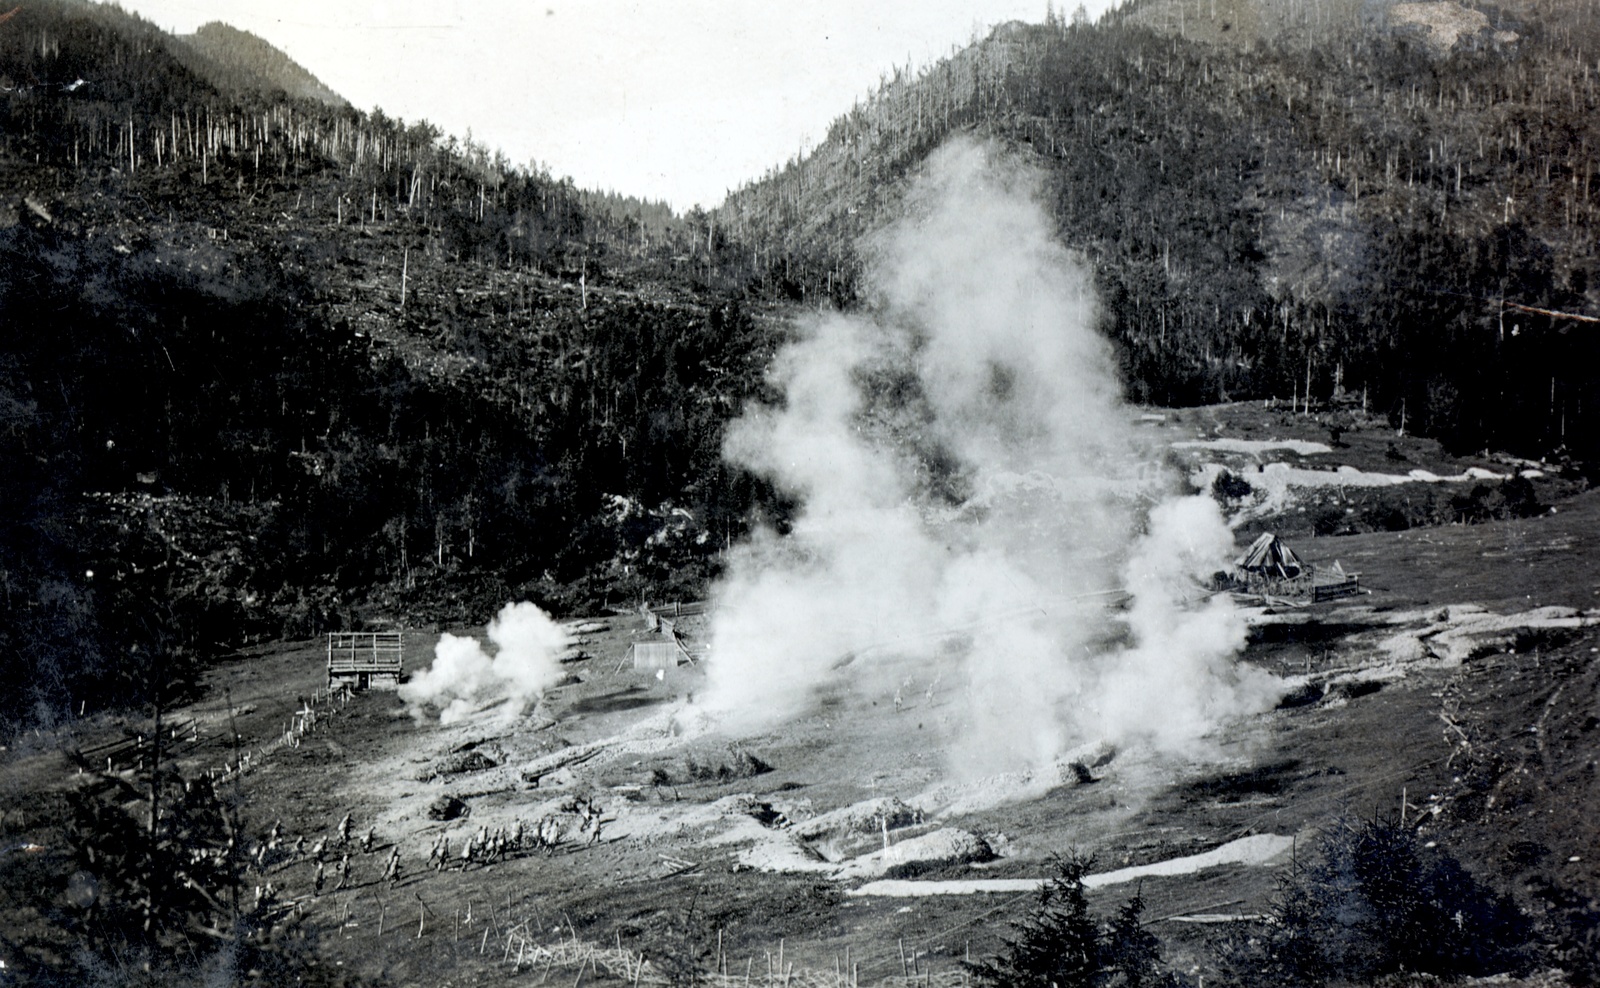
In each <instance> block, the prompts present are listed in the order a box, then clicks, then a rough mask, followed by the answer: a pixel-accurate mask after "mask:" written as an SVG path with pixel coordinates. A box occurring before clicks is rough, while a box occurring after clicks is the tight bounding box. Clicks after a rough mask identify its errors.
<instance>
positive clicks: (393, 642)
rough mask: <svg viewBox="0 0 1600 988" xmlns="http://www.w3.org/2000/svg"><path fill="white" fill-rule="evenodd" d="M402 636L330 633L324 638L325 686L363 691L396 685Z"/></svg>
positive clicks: (401, 660)
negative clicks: (325, 648)
mask: <svg viewBox="0 0 1600 988" xmlns="http://www.w3.org/2000/svg"><path fill="white" fill-rule="evenodd" d="M405 650H406V645H405V634H404V632H399V631H334V632H330V633H329V635H328V686H329V688H333V687H336V686H340V685H346V686H350V687H352V688H354V689H358V690H364V689H370V688H372V687H378V688H380V689H381V688H388V689H393V688H394V687H397V686H399V685H400V673H401V671H402V670H403V669H404V666H405Z"/></svg>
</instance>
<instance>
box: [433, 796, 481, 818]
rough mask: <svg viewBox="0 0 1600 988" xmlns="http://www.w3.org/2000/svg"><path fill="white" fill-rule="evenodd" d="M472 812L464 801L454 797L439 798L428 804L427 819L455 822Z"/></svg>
mask: <svg viewBox="0 0 1600 988" xmlns="http://www.w3.org/2000/svg"><path fill="white" fill-rule="evenodd" d="M470 812H472V810H471V807H469V806H467V804H466V802H465V801H464V800H461V799H459V798H457V797H455V796H440V797H439V798H438V799H436V800H434V801H433V802H432V803H429V804H428V819H430V820H456V819H460V818H461V817H464V816H466V815H467V814H468V813H470Z"/></svg>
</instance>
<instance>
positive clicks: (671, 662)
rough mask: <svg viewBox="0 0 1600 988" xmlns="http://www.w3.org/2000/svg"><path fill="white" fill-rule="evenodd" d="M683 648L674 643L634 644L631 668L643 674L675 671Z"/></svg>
mask: <svg viewBox="0 0 1600 988" xmlns="http://www.w3.org/2000/svg"><path fill="white" fill-rule="evenodd" d="M682 654H683V647H682V646H681V645H679V644H678V643H677V642H676V641H664V642H634V645H633V667H634V668H635V669H639V670H643V671H645V672H654V671H655V670H657V669H676V668H677V667H678V657H679V656H681V655H682Z"/></svg>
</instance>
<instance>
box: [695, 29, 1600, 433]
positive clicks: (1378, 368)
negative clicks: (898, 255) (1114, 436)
mask: <svg viewBox="0 0 1600 988" xmlns="http://www.w3.org/2000/svg"><path fill="white" fill-rule="evenodd" d="M1485 10H1487V11H1488V13H1485V12H1484V11H1483V10H1476V9H1471V8H1468V7H1462V6H1461V5H1459V4H1455V3H1451V2H1445V3H1413V4H1397V5H1384V4H1353V3H1351V4H1340V3H1335V4H1327V5H1321V4H1310V5H1307V4H1290V3H1280V2H1276V0H1254V2H1241V0H1226V2H1222V3H1217V4H1212V3H1209V2H1188V0H1170V2H1165V0H1164V2H1151V3H1143V4H1140V3H1135V4H1130V5H1128V6H1126V7H1124V8H1122V9H1121V10H1118V11H1113V12H1112V13H1110V14H1108V15H1106V17H1105V18H1103V19H1102V21H1101V22H1099V23H1095V24H1090V23H1088V22H1087V21H1085V20H1083V19H1081V18H1067V17H1058V16H1052V17H1051V19H1050V21H1049V22H1048V23H1046V24H1044V25H1037V26H1027V25H1021V24H1010V25H1005V26H1003V27H1001V28H998V29H996V30H995V31H994V32H993V33H992V34H990V35H989V36H988V37H987V38H985V39H983V40H982V41H980V42H978V43H976V44H975V45H973V46H971V47H969V48H967V49H964V50H961V51H959V52H956V53H954V54H952V55H951V56H950V57H949V58H947V59H943V60H941V61H939V62H938V63H936V64H934V65H931V66H927V67H925V68H923V69H921V70H920V71H916V72H913V71H911V70H910V69H903V70H897V71H896V72H895V74H894V76H893V77H892V78H888V79H886V80H885V81H884V83H883V85H882V87H881V88H880V89H879V90H878V91H877V92H876V93H875V94H874V95H873V96H872V97H871V98H870V99H869V100H867V101H866V102H864V103H862V104H859V105H858V106H856V107H855V108H854V109H853V110H852V111H851V112H850V113H849V114H846V115H845V116H842V117H840V118H839V119H838V120H836V121H835V123H834V125H833V127H832V128H831V129H830V131H829V133H828V136H827V139H826V140H824V141H823V142H822V143H821V144H820V145H818V147H817V148H815V149H814V150H813V151H812V152H811V153H810V154H808V155H806V156H804V157H798V158H796V159H793V160H791V161H790V162H788V163H787V164H786V165H785V166H784V167H782V168H780V169H775V170H774V171H773V172H771V173H769V174H768V175H767V176H766V177H764V178H763V179H761V180H759V181H756V182H753V183H751V184H750V185H748V186H746V187H744V188H742V189H739V190H737V191H736V192H734V193H733V194H732V195H731V196H730V197H729V199H728V201H727V202H726V203H725V204H724V205H723V207H722V208H721V209H719V210H718V211H717V213H716V219H717V222H718V224H719V226H720V228H721V229H722V230H724V231H725V237H726V244H725V246H724V247H723V252H722V254H721V255H720V256H721V257H722V258H724V263H728V264H744V265H748V266H750V268H751V269H752V270H753V271H754V273H755V275H756V277H757V278H759V279H764V280H765V281H766V282H767V283H769V284H772V285H776V286H779V287H780V288H781V290H782V291H784V292H786V293H788V294H789V295H791V296H793V297H808V298H820V297H824V296H827V295H832V296H835V297H839V298H850V297H853V296H854V295H855V294H856V293H857V292H858V291H859V290H860V287H861V286H858V285H857V284H856V275H857V270H858V269H857V263H856V258H855V254H854V244H855V241H856V238H857V237H858V236H859V235H860V233H861V232H863V231H864V230H866V229H869V228H870V227H871V226H872V225H873V224H874V223H876V222H878V221H879V220H880V219H881V218H882V217H883V216H884V215H885V214H886V213H888V212H890V211H892V210H893V209H894V203H895V200H896V198H897V196H898V194H899V192H898V190H899V188H900V185H901V180H902V179H903V177H904V176H905V175H906V174H907V173H908V172H909V171H910V170H911V169H914V168H915V167H916V165H917V162H918V161H919V160H920V159H921V157H922V156H923V155H924V154H925V153H926V152H927V151H928V149H930V148H931V147H933V146H935V145H937V144H938V143H939V142H940V141H941V140H942V139H943V138H944V137H945V136H946V135H947V134H949V133H952V132H954V131H957V130H976V131H978V132H980V133H984V134H990V135H993V136H995V137H997V138H999V139H1001V140H1002V141H1004V142H1006V143H1007V144H1010V145H1013V146H1018V147H1022V148H1025V149H1028V153H1029V154H1030V155H1031V156H1032V158H1033V159H1034V160H1035V161H1036V162H1037V163H1039V164H1040V165H1041V166H1042V167H1043V168H1044V169H1045V170H1046V172H1047V174H1048V175H1049V180H1048V185H1049V187H1048V188H1047V189H1046V190H1045V195H1046V196H1047V197H1048V198H1049V199H1050V200H1051V205H1052V206H1053V208H1054V211H1055V213H1056V216H1057V219H1058V222H1059V228H1060V231H1061V236H1062V238H1063V239H1064V240H1065V241H1066V242H1068V243H1069V244H1070V245H1072V246H1074V247H1077V248H1078V249H1080V250H1082V251H1083V252H1084V253H1085V254H1086V255H1087V256H1088V257H1089V258H1090V260H1091V261H1092V263H1093V267H1094V270H1095V273H1096V279H1097V282H1098V288H1099V294H1100V298H1101V300H1102V304H1103V307H1104V317H1105V321H1106V328H1107V331H1108V332H1109V334H1110V335H1111V336H1112V338H1113V340H1114V341H1115V342H1116V344H1117V346H1118V350H1119V353H1120V356H1121V359H1122V363H1123V372H1124V378H1125V383H1126V386H1127V388H1128V390H1129V392H1130V394H1131V395H1132V396H1133V397H1134V398H1136V399H1138V400H1147V401H1155V402H1164V403H1179V404H1182V403H1190V402H1197V401H1209V400H1217V399H1221V398H1225V397H1245V396H1251V397H1264V396H1273V395H1276V396H1278V397H1281V398H1285V399H1287V398H1291V397H1302V399H1303V396H1305V395H1306V394H1308V393H1309V394H1310V395H1311V396H1312V397H1313V398H1314V399H1316V400H1318V401H1326V400H1327V399H1329V398H1330V397H1331V396H1332V395H1333V394H1334V393H1335V392H1336V391H1339V390H1341V389H1343V390H1347V391H1350V392H1353V393H1355V394H1357V395H1364V396H1365V399H1366V401H1367V403H1368V404H1369V406H1370V407H1372V408H1373V409H1374V410H1376V411H1378V412H1380V413H1387V414H1389V415H1390V416H1391V417H1392V418H1393V419H1394V420H1395V422H1396V424H1397V425H1398V424H1400V423H1401V421H1402V420H1404V422H1405V424H1406V425H1407V426H1408V427H1409V428H1411V429H1413V430H1421V431H1425V432H1429V433H1432V434H1436V435H1439V436H1440V437H1441V438H1444V439H1445V440H1446V441H1448V442H1449V443H1451V444H1452V445H1454V446H1456V447H1458V448H1481V447H1482V446H1484V445H1498V446H1508V447H1513V448H1517V449H1519V450H1521V451H1523V452H1526V453H1530V454H1534V455H1540V454H1546V453H1550V452H1552V451H1554V450H1557V449H1558V448H1560V447H1563V446H1566V447H1569V448H1576V447H1579V446H1581V447H1583V450H1584V452H1585V453H1586V454H1588V455H1592V453H1593V452H1594V449H1595V441H1596V436H1597V434H1600V430H1597V429H1596V425H1597V423H1596V422H1595V420H1594V418H1593V415H1594V410H1595V408H1596V405H1597V401H1600V378H1597V376H1596V372H1595V370H1594V368H1595V367H1596V366H1597V363H1596V360H1595V357H1596V356H1597V355H1600V353H1597V350H1596V334H1595V333H1594V331H1593V326H1594V325H1595V324H1594V323H1592V322H1587V321H1585V320H1586V319H1592V318H1594V317H1595V316H1596V315H1600V291H1597V289H1600V284H1597V282H1596V278H1595V276H1596V274H1600V257H1597V254H1596V250H1597V248H1596V241H1595V237H1594V231H1595V229H1596V220H1597V218H1600V214H1597V211H1596V210H1597V205H1600V203H1597V196H1600V188H1597V186H1600V182H1597V181H1596V177H1597V176H1596V155H1595V151H1596V148H1597V147H1600V130H1597V127H1600V125H1597V123H1596V121H1597V120H1600V115H1597V112H1596V111H1597V110H1600V106H1597V103H1600V78H1597V72H1596V69H1595V65H1596V57H1597V55H1600V29H1597V28H1596V25H1597V24H1600V18H1597V17H1596V16H1595V15H1596V13H1597V10H1596V8H1595V5H1594V4H1592V3H1590V2H1588V0H1575V2H1570V0H1569V2H1565V3H1560V4H1550V5H1537V6H1534V5H1502V6H1499V7H1495V8H1492V9H1490V8H1485ZM1241 38H1242V39H1244V40H1239V39H1241ZM1551 313H1556V314H1555V315H1552V314H1551ZM1562 314H1567V315H1571V316H1576V317H1577V318H1568V317H1567V316H1566V315H1562Z"/></svg>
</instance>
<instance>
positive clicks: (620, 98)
mask: <svg viewBox="0 0 1600 988" xmlns="http://www.w3.org/2000/svg"><path fill="white" fill-rule="evenodd" d="M120 3H121V6H122V7H123V8H124V9H126V10H131V11H134V12H136V13H138V14H139V15H140V16H142V17H144V18H145V19H147V20H150V21H153V22H154V23H156V24H158V25H160V26H161V27H163V28H166V29H168V30H171V31H177V32H180V33H188V32H190V31H193V30H194V29H195V28H197V27H199V26H200V25H201V24H203V23H205V22H207V21H213V20H220V21H225V22H227V23H229V24H232V25H233V26H234V27H238V28H242V29H244V30H246V31H250V32H252V33H254V34H257V35H259V36H261V37H263V38H265V39H266V40H267V41H269V42H271V43H272V44H274V45H276V46H277V47H279V48H281V49H283V50H284V51H285V52H287V53H288V54H289V56H290V57H291V58H293V59H294V60H295V61H297V62H299V63H300V64H301V65H303V66H305V67H306V68H307V69H309V70H310V71H311V72H312V73H313V74H314V75H316V76H317V77H318V78H319V79H321V80H322V81H323V82H324V83H326V84H327V85H328V86H330V87H331V88H333V89H334V90H335V91H336V92H338V93H339V94H340V95H342V96H344V97H345V98H346V99H348V100H350V102H352V103H354V104H355V105H356V106H358V107H360V108H362V109H366V110H370V109H372V108H373V107H375V106H376V107H381V108H382V109H383V111H384V112H385V113H388V114H390V115H392V116H398V117H402V118H404V119H405V120H407V121H415V120H419V119H427V120H429V121H431V122H432V123H434V124H435V125H437V126H438V127H440V128H441V129H443V130H444V131H446V132H447V133H452V134H457V135H461V136H464V135H465V134H466V133H467V131H468V130H469V129H470V130H471V132H472V136H473V137H474V139H476V140H477V141H479V142H480V143H483V144H486V145H488V146H489V147H491V148H499V149H500V150H502V151H504V152H505V153H506V155H507V157H509V158H510V159H511V160H512V161H514V162H517V163H519V164H525V163H527V162H529V161H534V160H536V161H539V162H542V163H544V164H546V165H548V167H549V168H550V170H551V171H552V172H554V173H555V174H556V175H557V176H563V175H570V176H572V178H573V179H574V180H575V181H577V183H578V184H579V185H580V186H584V187H588V188H600V189H614V190H617V191H619V192H625V193H628V194H632V195H638V196H644V197H647V198H652V199H666V200H667V201H669V202H671V203H672V205H673V206H674V207H675V208H677V209H686V208H688V207H689V206H691V205H694V204H695V203H700V204H702V205H705V206H713V205H716V204H717V203H718V202H720V201H721V200H722V197H723V194H724V193H725V192H726V191H727V190H728V189H730V188H734V187H737V186H738V185H740V184H742V183H743V182H744V181H746V180H748V179H752V178H756V177H758V176H759V175H761V174H762V173H763V172H764V171H766V169H767V168H769V167H771V166H773V165H777V164H781V163H782V162H783V161H785V160H786V159H788V158H789V157H791V156H792V155H794V154H795V152H796V151H798V150H800V149H801V148H802V147H803V146H805V147H809V146H810V144H811V143H814V142H815V141H818V140H821V138H822V137H823V136H824V135H825V134H826V133H827V126H828V123H829V122H830V121H831V120H832V119H833V118H834V117H836V116H838V115H839V114H841V113H844V112H845V111H847V110H849V108H850V105H851V103H852V102H853V101H854V100H855V99H857V98H859V97H864V96H865V95H866V94H867V93H868V92H869V91H871V90H872V89H874V88H876V86H877V82H878V78H879V75H880V73H884V72H888V71H891V70H892V69H893V67H894V66H895V65H897V64H898V65H905V64H906V62H907V60H908V58H909V60H910V61H912V62H914V63H915V64H916V65H918V66H921V65H925V64H927V63H929V62H931V61H933V60H934V59H936V58H938V57H940V56H942V55H946V54H948V53H949V52H950V49H951V46H952V45H964V44H966V43H967V42H968V41H970V40H971V39H972V37H973V36H974V34H975V33H978V32H986V31H987V29H988V28H989V27H990V26H992V25H995V24H1000V23H1004V22H1006V21H1009V20H1022V21H1028V22H1030V23H1037V22H1039V21H1042V20H1044V16H1045V10H1046V3H1047V0H965V2H958V0H876V2H873V0H791V2H780V0H762V2H756V0H647V2H637V0H433V2H425V0H120ZM1057 6H1058V7H1065V8H1066V9H1069V10H1070V9H1071V8H1072V7H1075V6H1076V2H1075V0H1057ZM1085 6H1086V8H1087V9H1088V11H1089V12H1090V13H1091V14H1098V13H1099V12H1100V11H1101V10H1104V9H1105V8H1106V7H1108V6H1110V0H1085Z"/></svg>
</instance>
